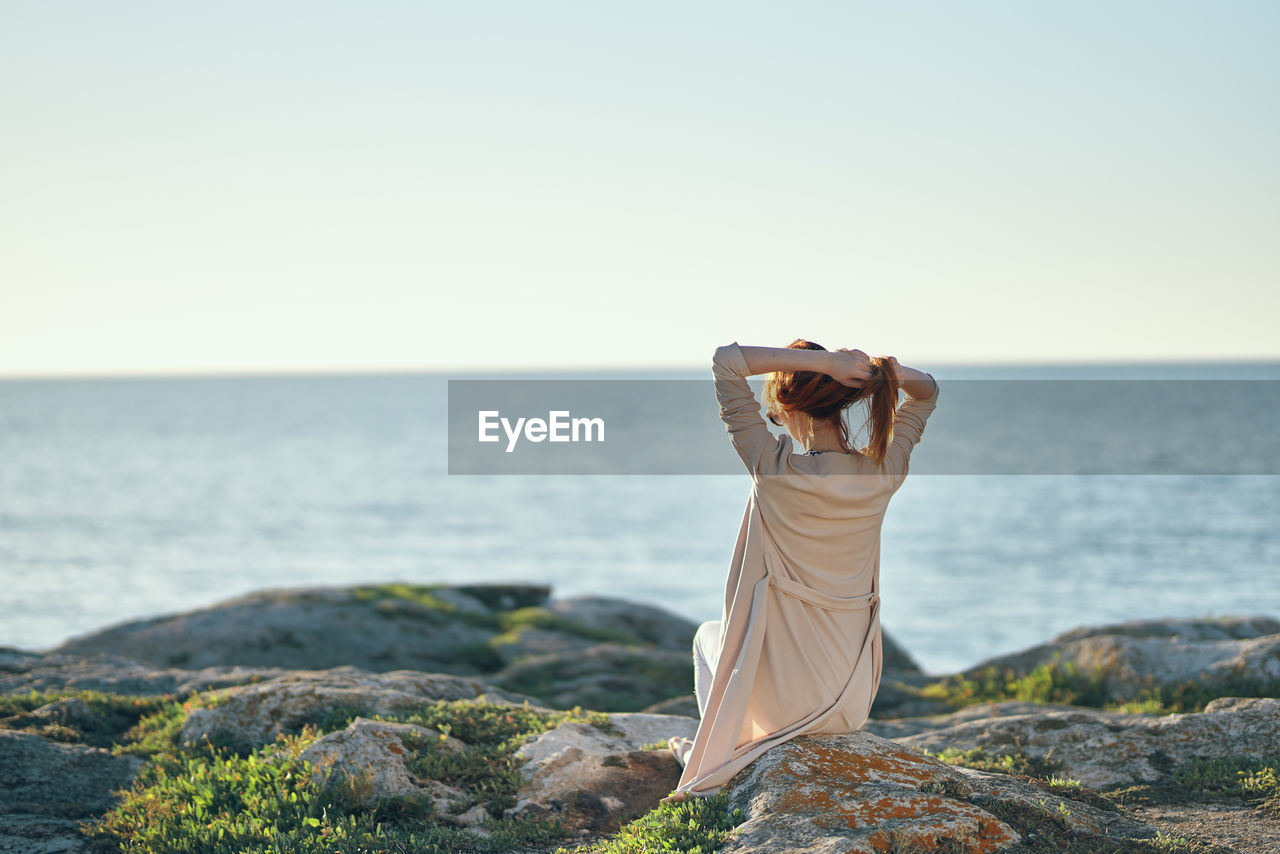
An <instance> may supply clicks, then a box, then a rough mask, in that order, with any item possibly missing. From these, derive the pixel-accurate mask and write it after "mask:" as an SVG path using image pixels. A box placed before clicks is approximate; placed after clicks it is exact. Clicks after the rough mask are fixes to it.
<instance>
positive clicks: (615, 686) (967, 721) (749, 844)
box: [0, 584, 1280, 852]
mask: <svg viewBox="0 0 1280 854" xmlns="http://www.w3.org/2000/svg"><path fill="white" fill-rule="evenodd" d="M695 630H696V626H695V625H694V624H692V623H690V622H689V621H687V620H684V619H683V618H681V617H678V616H676V615H673V614H670V613H668V612H666V611H663V610H661V609H658V608H653V607H649V606H643V605H637V604H635V603H630V602H626V601H623V600H619V599H612V598H607V597H577V598H572V599H553V598H552V597H551V591H550V589H549V588H547V587H545V586H539V585H524V584H510V585H455V586H431V587H424V586H412V585H405V584H388V585H371V586H362V587H345V588H303V589H293V590H266V591H261V592H259V593H255V594H252V595H250V596H245V597H240V598H238V599H234V600H231V601H228V602H224V603H221V604H219V605H216V606H213V607H211V608H206V609H201V610H197V611H191V612H188V613H184V614H177V615H173V616H168V617H162V618H158V619H151V620H141V621H132V622H129V623H125V624H122V625H119V626H114V627H110V628H107V629H105V630H103V631H99V632H94V633H92V634H88V635H84V636H81V637H78V638H74V639H72V640H70V641H68V642H66V643H64V644H62V645H61V646H59V647H57V648H55V649H52V650H49V651H45V652H32V651H24V650H19V649H14V648H0V793H2V794H0V852H7V851H40V852H55V851H86V852H87V851H94V850H101V851H110V850H121V849H122V848H123V847H126V846H127V847H129V848H130V850H157V851H158V850H183V851H188V850H189V851H222V850H226V851H232V850H241V849H243V848H246V847H247V848H248V850H263V851H266V850H275V849H273V848H271V847H270V846H271V845H272V844H274V845H277V846H280V845H281V844H282V843H281V842H280V840H282V839H288V840H289V846H290V848H291V849H292V850H316V851H320V850H325V851H347V850H350V851H356V850H360V851H368V850H375V851H376V850H386V851H399V850H440V851H445V850H476V851H554V850H556V849H557V848H563V849H564V850H571V849H572V848H573V847H574V846H575V845H580V846H583V848H582V849H581V850H584V851H585V850H602V851H603V850H609V851H626V850H636V851H639V850H644V847H643V845H642V844H641V843H639V842H635V840H636V839H639V838H640V837H641V836H642V835H643V834H645V833H649V834H655V833H656V834H658V835H659V838H662V839H663V840H664V841H663V844H666V845H672V846H674V847H673V848H672V850H684V849H681V848H680V846H679V845H678V844H676V841H677V840H676V837H677V836H679V837H680V838H681V839H683V838H684V837H683V836H681V834H687V833H689V832H691V831H689V827H695V828H704V829H705V837H706V838H705V839H703V840H702V841H701V842H699V844H702V845H704V847H715V846H717V845H723V850H725V851H734V852H747V851H777V850H801V849H803V850H815V851H817V850H822V851H827V850H830V851H868V852H870V851H932V850H937V851H948V852H961V851H963V852H970V851H974V852H977V851H983V852H986V851H1004V850H1007V851H1015V852H1016V851H1040V850H1044V851H1050V850H1053V851H1059V850H1062V851H1076V850H1078V851H1082V852H1084V851H1185V852H1225V851H1240V852H1253V851H1280V783H1277V781H1276V774H1277V773H1280V699H1276V697H1277V696H1280V620H1276V619H1274V618H1272V617H1267V616H1245V617H1230V618H1221V619H1213V620H1172V619H1171V620H1154V621H1142V622H1133V623H1124V624H1118V625H1111V626H1093V627H1082V628H1080V629H1076V630H1073V631H1071V632H1067V633H1064V634H1062V635H1059V636H1058V637H1056V638H1053V639H1052V640H1050V641H1048V642H1046V643H1044V644H1041V645H1038V646H1036V647H1034V648H1032V649H1029V650H1024V651H1021V652H1018V653H1015V654H1012V655H1007V656H1000V657H998V658H994V659H989V660H988V661H984V662H980V663H978V664H977V665H975V666H973V667H971V668H968V669H966V670H965V671H962V672H959V673H955V674H949V675H946V676H936V675H934V676H930V675H926V674H924V673H922V672H921V671H920V668H919V667H918V666H917V665H916V663H915V662H914V661H913V660H912V659H911V657H910V655H909V654H908V653H907V652H906V651H905V650H903V649H902V648H901V647H900V646H899V645H898V644H896V643H895V642H894V641H893V639H892V637H891V636H890V635H889V634H888V632H886V633H885V648H886V657H885V670H884V675H883V678H882V681H881V687H880V691H879V693H878V695H877V698H876V703H875V706H874V707H873V710H872V719H871V720H870V721H868V723H867V724H866V726H864V727H863V729H862V730H861V731H859V732H857V733H851V734H848V735H839V736H820V737H802V738H798V739H794V740H793V741H791V742H789V743H788V744H786V745H783V746H782V747H779V748H777V749H775V750H773V751H770V753H769V754H767V755H766V756H765V757H763V758H762V759H760V760H758V761H757V762H756V763H754V764H753V765H752V766H751V767H749V768H747V769H745V770H744V771H743V772H742V773H741V774H739V775H738V777H737V778H735V780H734V781H732V782H731V784H730V785H729V786H728V787H726V791H725V794H724V795H722V796H721V797H720V798H718V799H711V800H708V801H702V802H700V803H697V804H693V805H688V806H685V805H664V806H663V807H661V808H658V801H659V800H660V799H661V798H662V797H663V796H665V795H666V794H667V793H669V792H670V790H671V789H672V788H674V786H675V784H676V781H677V780H678V778H679V773H680V772H679V767H678V765H677V764H676V762H675V760H674V758H673V757H672V756H671V754H670V753H669V752H668V751H666V750H665V740H666V738H667V737H668V736H673V735H686V736H692V735H693V733H694V731H695V730H696V728H697V707H696V704H695V703H694V700H693V696H692V684H693V683H692V679H693V674H692V662H691V657H690V644H691V642H692V638H693V633H694V631H695ZM237 763H245V765H244V766H243V768H242V767H241V766H239V765H237ZM177 768H185V769H187V772H189V773H190V774H192V779H197V778H200V779H204V778H202V777H200V775H201V774H207V775H208V779H207V783H206V784H202V785H205V788H197V789H190V790H189V791H188V790H187V789H184V788H183V785H186V786H188V788H189V787H190V785H191V784H189V783H184V784H182V785H180V784H179V783H178V782H176V781H177V780H178V779H179V777H178V776H176V775H175V773H174V769H177ZM193 768H198V769H201V770H200V771H199V773H196V772H193V771H191V769H193ZM219 769H221V770H219ZM234 769H238V770H234ZM302 769H305V770H306V774H302V773H301V770H302ZM233 770H234V773H235V774H237V775H238V776H236V777H234V778H232V779H231V780H230V781H229V780H226V779H223V777H222V776H220V775H222V774H223V772H225V774H232V773H233ZM273 774H277V775H278V779H277V777H272V776H271V775H273ZM258 775H266V777H265V778H264V779H266V778H269V779H271V780H274V781H275V782H273V783H271V784H270V785H269V786H266V788H265V789H264V791H265V792H267V794H266V795H261V797H266V798H267V801H262V800H261V799H260V798H259V795H258V794H255V795H254V798H257V799H256V800H250V799H249V798H248V797H247V795H246V794H245V791H242V790H241V789H240V788H237V786H242V788H243V789H244V790H253V791H255V792H256V789H255V786H257V785H258V784H257V783H256V782H246V781H252V780H256V779H257V777H258ZM181 779H184V780H185V779H186V778H185V777H182V778H181ZM285 781H287V782H285ZM699 800H700V801H701V799H699ZM232 801H234V802H236V803H238V804H239V806H238V807H234V808H233V806H234V805H233V804H231V802H232ZM268 801H269V802H270V805H269V806H261V807H255V808H256V809H259V810H260V811H261V813H262V815H261V816H257V817H255V815H254V814H253V809H251V808H250V807H248V806H247V805H248V804H250V803H252V804H266V803H267V802H268ZM681 809H683V810H684V812H681V811H680V810H681ZM735 810H736V812H735ZM312 813H316V814H314V815H313V814H312ZM237 816H238V818H237ZM373 818H376V819H377V820H378V821H377V822H376V824H377V830H376V832H375V831H374V830H373V829H372V828H373V826H374V824H372V823H370V822H372V820H373ZM258 819H261V820H260V821H258ZM664 821H670V822H671V828H666V826H665V825H663V822H664ZM366 824H368V828H365V825H366ZM259 825H261V826H259ZM267 825H270V829H269V830H264V829H263V828H264V827H266V826H267ZM677 825H679V827H677ZM384 827H385V828H386V829H384ZM699 832H702V831H699ZM361 833H363V834H365V835H364V836H359V834H361ZM664 833H666V834H668V836H667V837H663V836H662V834H664ZM272 834H274V836H272ZM378 834H389V835H386V836H385V839H384V837H383V836H379V835H378ZM271 839H275V840H276V841H275V842H270V840H271ZM380 839H384V841H378V840H380ZM148 840H149V841H148ZM159 840H164V841H163V842H161V841H159ZM680 844H683V843H680ZM689 844H690V845H692V844H693V843H692V842H691V843H689ZM237 846H239V847H237ZM362 846H363V847H362ZM611 846H612V847H611ZM628 846H630V847H628ZM1072 846H1076V847H1072ZM690 850H691V849H690Z"/></svg>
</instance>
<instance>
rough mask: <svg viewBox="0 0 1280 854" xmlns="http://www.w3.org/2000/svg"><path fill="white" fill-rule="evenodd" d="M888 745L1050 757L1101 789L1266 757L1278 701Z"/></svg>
mask: <svg viewBox="0 0 1280 854" xmlns="http://www.w3.org/2000/svg"><path fill="white" fill-rule="evenodd" d="M894 740H895V741H897V742H898V743H899V744H902V745H905V746H908V747H912V748H916V749H924V750H929V751H930V752H933V753H937V752H940V751H941V750H943V749H945V748H948V747H950V748H955V749H957V750H971V749H973V748H975V747H981V748H982V749H983V750H984V751H985V752H986V753H988V754H991V755H995V756H999V755H1001V754H1004V753H1009V752H1010V751H1014V750H1018V751H1021V752H1023V753H1025V754H1026V755H1028V756H1030V757H1033V758H1044V757H1046V756H1050V754H1052V756H1051V758H1052V759H1053V760H1055V761H1057V762H1060V763H1062V764H1063V766H1064V767H1063V770H1062V771H1061V772H1060V773H1061V775H1062V776H1065V777H1069V778H1072V779H1075V780H1079V781H1080V782H1081V783H1083V784H1084V785H1086V786H1090V787H1093V788H1105V787H1109V786H1119V785H1131V784H1134V783H1139V782H1151V781H1154V780H1157V779H1159V778H1161V777H1162V776H1164V775H1165V774H1166V773H1168V771H1169V770H1171V769H1172V768H1174V767H1176V766H1178V765H1181V764H1183V763H1184V762H1186V761H1187V760H1189V759H1191V758H1193V757H1205V758H1215V757H1229V756H1230V757H1253V758H1257V759H1265V758H1271V757H1273V756H1274V754H1275V751H1276V745H1278V744H1280V699H1275V698H1271V697H1263V698H1257V697H1253V698H1235V697H1224V698H1220V699H1217V700H1213V701H1212V702H1210V703H1209V705H1208V706H1207V707H1206V708H1205V710H1204V711H1203V712H1197V713H1191V714H1181V715H1177V714H1175V715H1164V716H1162V717H1157V716H1155V715H1134V714H1124V713H1119V712H1103V711H1097V710H1093V709H1074V710H1072V711H1053V712H1038V713H1033V714H1023V715H1009V716H1005V717H997V718H988V719H985V720H971V721H967V722H964V723H958V724H955V725H953V726H949V727H946V728H943V729H933V730H930V731H927V732H921V733H919V734H917V735H911V736H906V737H903V738H896V739H894Z"/></svg>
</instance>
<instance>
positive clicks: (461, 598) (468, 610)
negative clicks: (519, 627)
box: [431, 587, 492, 616]
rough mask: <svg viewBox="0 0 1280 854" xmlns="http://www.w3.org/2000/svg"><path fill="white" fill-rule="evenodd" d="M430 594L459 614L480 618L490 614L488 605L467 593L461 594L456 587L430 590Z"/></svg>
mask: <svg viewBox="0 0 1280 854" xmlns="http://www.w3.org/2000/svg"><path fill="white" fill-rule="evenodd" d="M431 594H432V595H433V596H435V597H436V598H437V599H439V600H440V601H441V602H444V603H445V604H447V605H449V606H451V607H452V608H454V609H455V610H456V611H457V612H458V613H460V614H474V615H477V616H481V615H487V614H490V613H492V612H491V611H490V610H489V606H488V605H486V604H484V603H483V602H481V601H480V600H479V599H477V598H476V597H475V596H472V595H471V594H469V593H463V592H462V591H461V590H459V589H458V588H456V587H440V588H437V589H435V590H432V591H431Z"/></svg>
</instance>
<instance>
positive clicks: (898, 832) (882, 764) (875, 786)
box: [721, 731, 1155, 854]
mask: <svg viewBox="0 0 1280 854" xmlns="http://www.w3.org/2000/svg"><path fill="white" fill-rule="evenodd" d="M725 790H726V791H727V792H729V802H730V808H731V809H740V810H742V812H743V814H744V815H745V816H746V821H745V822H744V823H743V824H742V825H740V826H739V827H738V828H737V829H736V831H735V833H734V835H733V837H732V839H731V840H730V842H729V843H728V845H726V847H724V848H723V849H721V850H722V851H723V852H726V854H727V853H728V852H732V854H745V853H746V852H751V853H752V854H755V852H774V851H821V852H860V854H873V852H875V854H879V852H884V851H917V850H918V851H931V850H938V849H940V848H941V849H942V850H947V851H952V852H964V854H969V852H974V853H975V854H976V852H984V854H985V852H992V851H1000V850H1004V849H1006V848H1009V847H1011V846H1013V845H1014V844H1016V843H1017V842H1019V841H1020V840H1021V839H1022V836H1021V834H1020V833H1019V832H1018V830H1017V829H1016V828H1014V827H1013V826H1012V825H1010V824H1007V823H1006V822H1004V821H1002V820H1001V819H999V818H997V817H996V816H995V815H994V814H992V813H991V812H989V811H988V810H987V809H985V808H984V804H986V803H989V802H991V801H992V800H998V801H1001V802H1003V803H1005V804H1013V805H1017V806H1018V807H1019V808H1021V809H1024V810H1029V811H1033V812H1034V811H1043V812H1049V813H1055V814H1056V813H1057V812H1058V810H1059V805H1060V804H1061V805H1065V808H1066V813H1065V818H1064V821H1065V822H1066V823H1067V825H1068V827H1069V828H1070V829H1071V830H1072V831H1074V832H1075V833H1077V834H1080V835H1081V836H1082V837H1086V838H1087V837H1088V836H1090V835H1096V836H1108V837H1112V838H1114V837H1116V836H1121V835H1123V836H1129V837H1132V838H1147V837H1152V836H1154V835H1155V830H1154V829H1153V828H1151V827H1148V826H1146V825H1143V824H1140V823H1138V822H1133V821H1130V820H1128V819H1125V818H1123V817H1121V816H1120V815H1118V814H1116V813H1111V812H1107V811H1105V810H1100V809H1097V808H1095V807H1092V806H1090V805H1088V804H1083V803H1080V802H1077V801H1073V800H1071V799H1070V798H1066V797H1063V796H1062V795H1060V794H1058V793H1055V792H1050V791H1048V790H1045V789H1042V788H1039V787H1037V786H1033V785H1031V784H1028V783H1024V782H1021V781H1019V780H1017V779H1016V778H1013V777H1009V776H1007V775H1004V774H989V773H986V772H982V771H974V770H972V769H967V768H958V767H953V766H950V765H946V764H944V763H942V762H939V761H937V760H936V759H933V758H931V757H928V756H925V755H923V754H921V753H919V752H917V751H915V750H911V749H909V748H905V747H903V746H902V745H900V744H898V743H896V742H893V741H890V740H887V739H883V738H880V737H879V736H876V735H873V734H871V733H868V732H862V731H859V732H856V733H851V734H848V735H808V736H800V737H798V738H794V739H792V740H791V741H788V742H786V743H784V744H782V745H780V746H778V747H776V748H774V749H772V750H770V751H769V752H768V753H766V754H765V755H764V756H762V757H761V758H760V759H758V760H756V761H755V762H754V763H752V764H751V765H750V766H748V767H747V768H745V769H743V771H741V772H739V773H738V775H737V776H735V777H734V778H733V779H732V780H730V781H729V783H728V784H727V786H726V787H725Z"/></svg>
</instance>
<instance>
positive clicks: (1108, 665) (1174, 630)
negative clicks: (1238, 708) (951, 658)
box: [963, 617, 1280, 701]
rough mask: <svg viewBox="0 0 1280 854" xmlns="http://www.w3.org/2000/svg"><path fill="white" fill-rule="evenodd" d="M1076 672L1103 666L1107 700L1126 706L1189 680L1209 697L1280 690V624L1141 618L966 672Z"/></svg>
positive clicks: (1069, 635)
mask: <svg viewBox="0 0 1280 854" xmlns="http://www.w3.org/2000/svg"><path fill="white" fill-rule="evenodd" d="M1055 659H1056V660H1059V661H1060V662H1061V663H1062V664H1064V665H1065V664H1066V663H1067V662H1070V663H1072V664H1073V665H1074V666H1075V667H1076V668H1077V669H1078V671H1079V672H1080V673H1081V674H1084V675H1088V674H1091V673H1093V672H1094V670H1095V668H1100V670H1101V673H1102V674H1103V676H1104V677H1105V681H1104V691H1105V693H1106V694H1107V697H1106V699H1107V700H1111V701H1124V700H1130V699H1134V698H1136V697H1137V696H1139V694H1140V692H1141V691H1142V690H1143V689H1144V688H1175V687H1178V686H1181V685H1184V684H1186V683H1191V684H1193V685H1197V686H1200V687H1201V688H1203V689H1204V690H1205V691H1207V692H1209V693H1214V692H1217V693H1220V694H1222V693H1230V692H1231V690H1232V689H1233V687H1236V686H1239V685H1241V684H1246V683H1254V684H1256V685H1257V686H1259V687H1263V688H1270V689H1271V690H1268V691H1267V692H1266V693H1268V694H1270V693H1280V621H1277V620H1273V619H1271V618H1269V617H1224V618H1221V619H1217V620H1180V619H1171V620H1139V621H1133V622H1127V623H1117V624H1113V625H1107V626H1096V627H1083V628H1078V629H1073V630H1071V631H1069V632H1064V633H1062V634H1060V635H1058V636H1057V637H1055V638H1054V639H1053V640H1051V641H1049V642H1048V643H1044V644H1040V645H1038V646H1034V647H1031V648H1030V649H1026V650H1023V651H1021V652H1016V653H1013V654H1010V655H1002V656H997V657H995V658H989V659H986V660H985V661H982V662H980V663H979V664H976V665H974V666H973V667H971V668H969V669H968V670H965V671H964V672H963V675H965V676H966V677H968V678H980V677H981V676H982V674H983V673H984V672H985V671H987V670H988V669H989V668H994V669H995V670H996V672H997V673H1001V674H1003V673H1006V672H1010V673H1012V674H1013V675H1014V676H1023V675H1026V674H1027V673H1030V672H1031V671H1033V670H1035V669H1036V668H1037V667H1040V666H1041V665H1044V664H1048V663H1050V662H1052V661H1054V660H1055Z"/></svg>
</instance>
